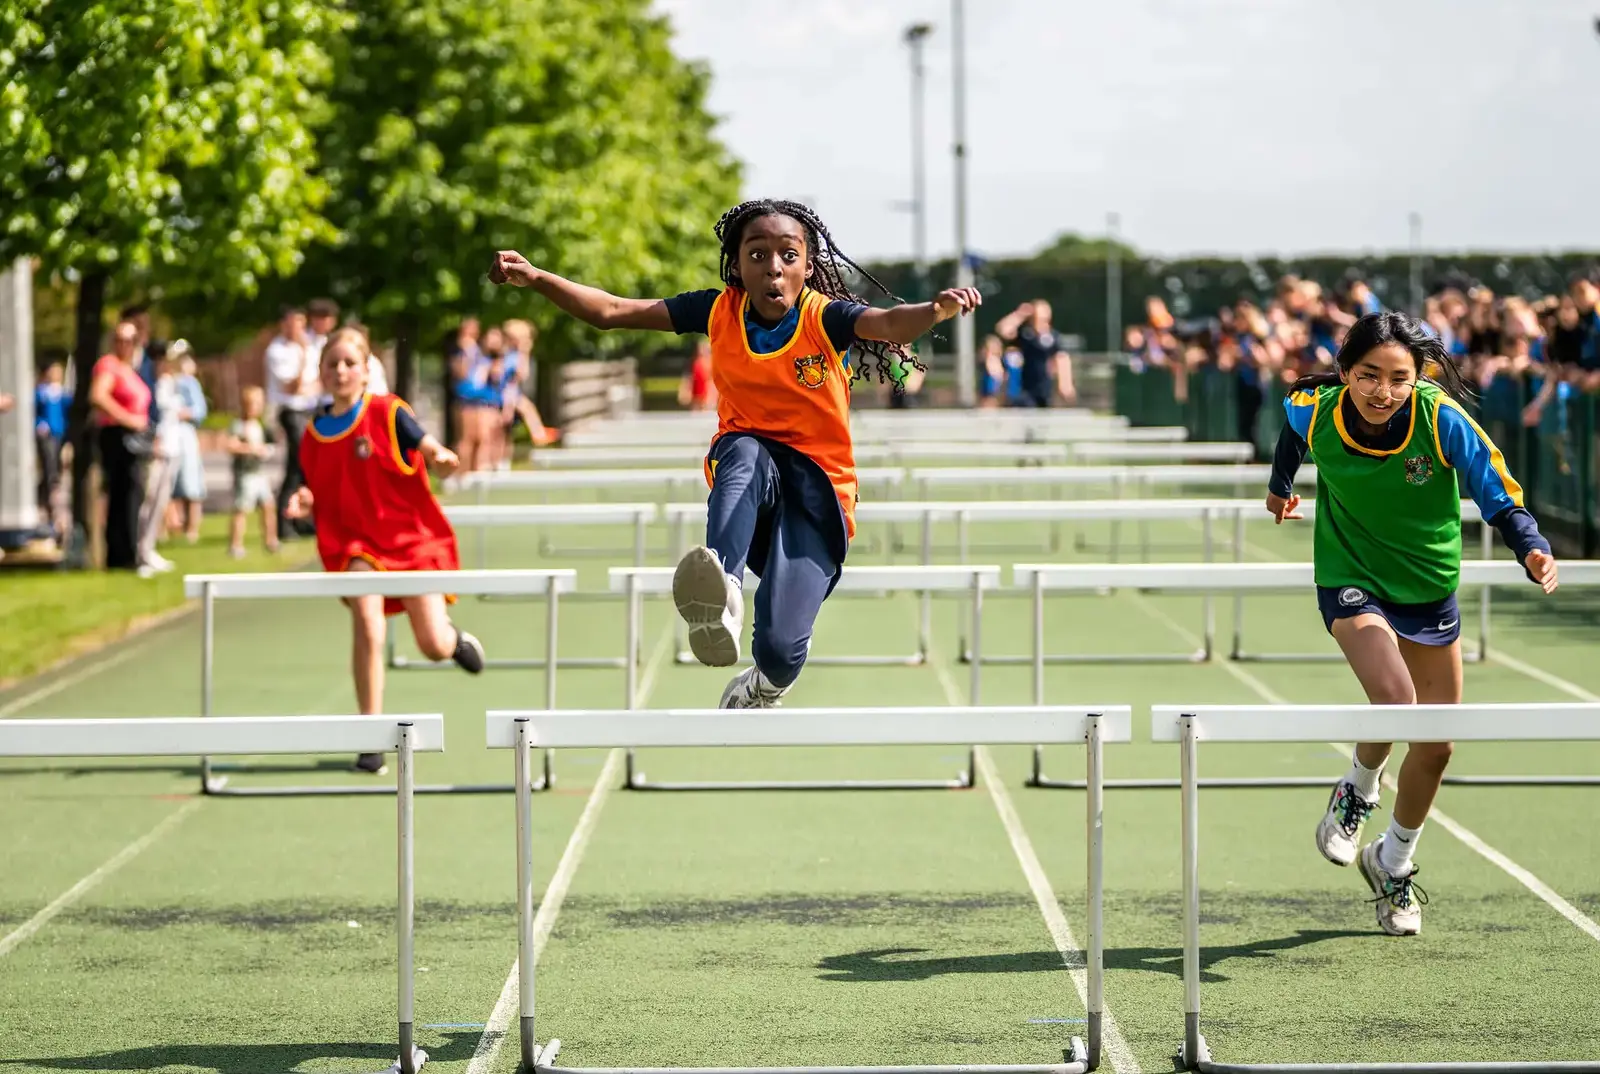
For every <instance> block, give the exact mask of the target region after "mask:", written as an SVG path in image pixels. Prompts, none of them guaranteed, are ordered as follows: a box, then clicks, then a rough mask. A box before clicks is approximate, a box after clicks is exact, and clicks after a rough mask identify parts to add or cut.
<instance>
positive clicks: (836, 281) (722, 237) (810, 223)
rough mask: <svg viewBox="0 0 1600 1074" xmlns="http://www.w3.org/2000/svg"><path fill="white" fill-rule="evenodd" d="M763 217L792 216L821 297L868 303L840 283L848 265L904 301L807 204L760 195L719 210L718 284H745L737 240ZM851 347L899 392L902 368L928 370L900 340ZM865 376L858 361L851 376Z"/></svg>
mask: <svg viewBox="0 0 1600 1074" xmlns="http://www.w3.org/2000/svg"><path fill="white" fill-rule="evenodd" d="M763 216H787V217H790V218H792V219H793V220H795V221H796V222H797V223H799V225H800V226H801V227H802V228H804V229H805V232H806V253H807V255H808V256H809V257H810V258H811V268H812V272H811V277H810V278H809V279H808V280H807V281H806V286H807V287H809V288H811V289H812V290H813V291H816V292H817V293H818V294H820V295H822V296H823V297H824V298H828V299H832V300H835V301H840V302H860V303H862V304H866V303H867V300H866V299H865V298H863V297H862V296H860V295H858V294H856V293H855V292H854V291H852V290H850V288H849V287H848V286H847V285H846V284H845V282H844V276H843V274H842V273H841V271H840V265H841V264H843V265H848V266H849V267H850V268H852V269H854V270H855V271H856V272H857V273H859V274H860V275H861V276H862V277H863V278H865V279H866V280H868V281H870V282H871V283H872V284H873V286H875V287H877V289H878V290H879V291H882V292H883V294H884V295H885V296H887V297H888V298H891V299H893V300H894V301H895V302H902V301H904V299H902V298H900V296H898V295H896V294H895V293H894V292H893V291H891V290H889V288H887V287H886V286H884V284H883V282H882V281H881V280H879V279H878V278H877V277H876V276H874V275H873V274H872V273H870V272H868V271H867V270H866V269H864V268H862V267H861V266H860V265H858V264H856V263H855V262H854V261H852V260H851V259H850V258H849V257H848V256H846V255H845V253H844V251H842V250H840V249H839V246H838V244H837V243H835V242H834V241H833V235H832V234H831V233H830V232H829V231H828V225H827V224H824V223H823V222H822V218H821V217H819V216H818V215H817V214H816V213H815V212H814V211H813V210H812V209H811V207H810V206H808V205H802V204H801V203H800V202H797V201H784V200H779V199H772V198H758V199H756V200H754V201H746V202H741V203H740V204H738V205H735V206H734V207H733V208H731V209H729V210H728V211H727V212H725V213H723V214H722V219H720V220H718V221H717V225H716V227H715V228H714V229H713V230H714V231H715V233H716V236H717V241H718V242H719V243H720V244H721V246H722V257H721V262H720V264H719V266H718V271H719V273H720V275H721V276H722V282H723V283H726V284H728V285H729V286H732V287H739V288H743V287H744V283H743V281H742V280H741V279H740V278H739V243H740V240H741V239H743V237H744V229H745V225H746V224H748V223H749V222H750V221H752V220H755V219H757V218H759V217H763ZM855 347H856V348H858V349H859V350H861V351H862V352H864V353H866V354H870V355H872V357H873V358H874V359H875V361H874V363H873V364H874V366H875V368H876V371H877V374H878V379H879V380H880V381H882V382H883V383H885V384H893V385H894V390H895V391H896V392H900V391H903V390H904V389H903V387H902V382H903V379H904V374H905V369H904V367H905V366H908V365H909V366H911V367H912V368H914V369H917V370H919V371H921V372H924V373H926V372H927V368H926V367H925V366H924V365H923V364H922V363H921V362H920V361H918V360H917V357H916V355H915V354H914V353H913V352H912V351H911V349H910V348H909V347H907V346H905V345H904V344H900V343H887V342H884V341H882V340H876V339H860V340H857V341H856V343H855ZM896 366H900V367H901V375H900V376H899V377H897V376H896V375H895V373H896V368H895V367H896ZM866 376H867V366H866V363H865V362H858V363H856V367H855V369H854V371H853V372H852V374H851V379H852V380H859V379H863V378H865V377H866Z"/></svg>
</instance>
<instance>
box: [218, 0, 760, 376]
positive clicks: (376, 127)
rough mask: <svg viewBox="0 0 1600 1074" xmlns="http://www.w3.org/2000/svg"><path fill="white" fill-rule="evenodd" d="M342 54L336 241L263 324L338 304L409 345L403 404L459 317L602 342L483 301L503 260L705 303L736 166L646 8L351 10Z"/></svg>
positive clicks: (326, 149)
mask: <svg viewBox="0 0 1600 1074" xmlns="http://www.w3.org/2000/svg"><path fill="white" fill-rule="evenodd" d="M347 8H348V10H349V11H350V12H351V13H352V14H353V16H354V22H353V25H352V27H351V29H350V30H349V32H348V33H346V34H344V35H342V36H341V37H340V38H339V39H338V40H336V41H335V42H333V43H332V44H331V46H330V47H331V49H332V55H333V60H334V66H335V74H334V78H333V84H332V86H331V88H330V90H329V94H328V100H329V104H330V112H329V114H328V117H327V121H326V122H325V123H324V124H323V125H322V126H321V127H320V129H319V131H318V141H319V146H320V152H319V156H320V161H321V166H320V171H319V176H320V178H321V179H322V180H324V181H325V182H326V183H327V184H328V187H329V189H330V197H329V200H328V203H327V205H326V207H325V212H326V214H327V216H328V218H329V219H330V220H331V221H332V222H333V223H334V224H335V225H336V227H337V228H338V231H339V238H338V240H337V241H335V242H331V243H327V244H321V245H318V246H316V247H314V248H313V249H311V250H309V251H308V253H307V261H306V264H305V265H304V267H303V268H302V269H301V270H300V271H299V272H298V273H297V274H296V275H295V276H294V277H293V278H292V279H289V280H285V281H281V282H279V283H276V284H274V285H273V286H272V287H270V288H268V289H266V290H265V291H263V293H262V297H261V300H260V301H258V302H256V303H255V304H254V306H253V308H252V309H250V310H249V311H245V310H236V311H232V312H230V313H229V314H228V315H230V316H235V317H239V318H241V319H242V318H243V317H245V316H252V317H255V318H258V319H260V318H264V317H265V316H267V315H269V311H270V308H271V307H272V306H273V305H275V304H276V302H277V301H279V300H284V301H293V302H300V301H304V300H306V299H308V298H310V297H313V296H315V295H319V294H322V295H328V296H330V297H332V298H335V299H337V300H338V301H339V302H340V304H341V305H342V306H344V307H345V308H346V309H347V310H349V311H351V312H352V313H354V314H355V315H356V316H357V317H359V318H360V319H361V320H362V321H364V322H365V323H367V324H368V325H369V326H370V327H371V328H372V330H373V333H374V335H375V336H380V337H388V336H392V337H393V338H394V339H395V340H396V342H397V365H398V367H399V368H398V371H397V378H396V380H397V384H396V388H397V390H398V391H399V392H400V393H402V394H405V393H409V392H412V391H414V390H415V387H416V369H417V361H416V358H417V348H418V342H419V340H425V341H428V342H429V343H431V342H432V341H434V340H436V339H439V338H441V337H442V334H443V332H444V331H445V330H446V329H447V327H448V326H449V325H450V324H451V323H453V322H454V321H456V320H458V319H460V318H461V317H463V316H467V315H475V316H488V317H499V316H504V315H512V314H515V315H518V316H527V317H530V319H532V320H534V321H535V322H536V324H537V325H538V327H539V329H540V330H541V343H540V350H541V353H542V354H545V355H549V354H552V353H555V354H561V353H570V352H572V351H573V350H584V351H589V352H604V351H605V350H606V349H607V348H608V347H611V348H614V347H616V346H619V345H626V344H627V343H628V342H629V341H625V340H622V341H619V340H614V339H613V340H605V341H604V342H601V340H600V337H598V336H597V335H596V334H593V333H591V332H590V330H589V329H587V328H585V327H584V326H581V325H579V324H577V323H576V322H575V321H573V320H571V319H570V318H563V317H560V316H559V315H557V314H555V312H554V311H553V310H552V309H551V308H549V307H548V306H545V305H544V304H539V303H529V302H528V301H527V296H526V295H520V296H519V295H513V294H508V292H507V291H505V290H503V289H496V288H493V287H490V286H488V284H487V282H486V279H485V274H486V271H487V268H488V263H489V258H490V256H491V255H492V253H493V252H494V250H496V249H500V248H508V247H515V248H519V249H521V250H523V251H524V252H525V253H527V254H528V256H530V257H532V258H534V259H535V260H536V261H537V262H538V263H540V264H542V265H545V266H547V267H549V268H551V269H553V270H555V271H557V272H562V273H566V274H571V275H574V276H577V277H580V278H588V279H594V280H596V281H597V282H604V283H605V284H606V285H607V286H609V287H612V288H615V289H618V290H621V291H625V292H637V293H641V294H648V293H656V292H670V291H673V290H681V289H683V288H685V287H689V286H705V285H706V284H707V282H708V281H709V279H710V273H711V272H713V271H714V269H715V265H716V250H715V243H714V240H713V239H712V237H711V231H710V229H711V225H712V223H713V222H714V221H715V220H716V218H717V216H718V215H719V214H720V213H721V212H722V210H723V209H724V208H726V207H727V205H728V204H729V203H730V202H731V201H732V200H733V199H734V198H735V197H736V196H737V192H738V185H739V176H738V170H737V167H736V165H735V164H734V163H733V162H732V160H731V159H730V157H729V156H728V154H727V152H726V150H725V149H724V148H723V147H722V146H721V145H720V144H719V143H718V142H717V140H716V137H715V132H714V127H715V119H714V118H713V117H712V116H711V115H710V114H709V113H708V112H707V110H706V108H705V92H706V86H707V83H708V75H707V73H706V71H705V70H704V69H703V68H702V67H700V66H697V65H692V64H686V63H684V62H682V61H680V60H678V59H677V58H676V57H675V56H674V55H673V53H672V51H671V47H670V45H671V31H670V28H669V26H668V25H667V23H666V22H665V20H663V19H661V18H657V17H654V16H652V15H651V14H650V11H649V3H648V0H414V2H409V3H405V4H397V3H394V2H392V0H350V2H349V3H348V4H347Z"/></svg>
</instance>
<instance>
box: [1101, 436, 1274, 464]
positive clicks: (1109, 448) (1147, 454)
mask: <svg viewBox="0 0 1600 1074" xmlns="http://www.w3.org/2000/svg"><path fill="white" fill-rule="evenodd" d="M1069 447H1070V450H1071V453H1072V457H1073V459H1074V460H1082V461H1084V462H1178V463H1182V462H1249V461H1250V460H1251V459H1252V458H1254V457H1255V453H1256V450H1255V445H1254V444H1246V443H1243V442H1239V441H1231V440H1220V441H1198V442H1192V443H1189V442H1185V443H1176V444H1129V443H1122V444H1115V443H1112V444H1104V443H1097V442H1093V441H1086V442H1084V443H1078V444H1071V445H1069Z"/></svg>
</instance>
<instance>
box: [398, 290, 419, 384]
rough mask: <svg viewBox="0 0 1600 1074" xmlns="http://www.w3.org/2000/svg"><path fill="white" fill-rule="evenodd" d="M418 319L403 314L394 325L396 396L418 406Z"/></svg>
mask: <svg viewBox="0 0 1600 1074" xmlns="http://www.w3.org/2000/svg"><path fill="white" fill-rule="evenodd" d="M417 357H418V356H417V319H416V317H414V316H412V315H411V314H409V313H402V314H401V315H400V316H399V317H397V318H396V319H395V325H394V394H396V395H398V396H399V397H400V398H402V399H404V400H405V401H406V402H408V403H410V404H411V405H412V406H413V407H415V406H416V403H417V401H416V398H415V396H416V392H417V387H418V385H417Z"/></svg>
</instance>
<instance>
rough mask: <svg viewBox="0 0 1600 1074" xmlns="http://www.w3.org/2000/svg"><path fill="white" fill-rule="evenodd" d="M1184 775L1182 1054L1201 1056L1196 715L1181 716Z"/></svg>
mask: <svg viewBox="0 0 1600 1074" xmlns="http://www.w3.org/2000/svg"><path fill="white" fill-rule="evenodd" d="M1178 722H1179V725H1180V727H1181V731H1182V741H1181V745H1180V747H1179V748H1180V753H1181V757H1182V769H1183V771H1182V777H1183V1012H1184V1013H1183V1057H1184V1059H1185V1061H1186V1064H1187V1065H1188V1066H1190V1067H1193V1065H1194V1063H1195V1062H1196V1060H1197V1059H1198V1057H1199V1055H1200V777H1199V773H1198V771H1197V769H1198V767H1199V757H1198V756H1197V752H1198V751H1197V750H1196V748H1195V729H1194V717H1193V716H1184V717H1181V718H1180V719H1179V721H1178Z"/></svg>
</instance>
